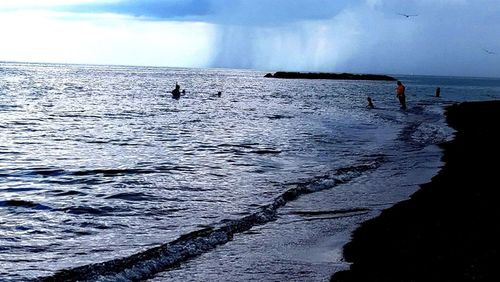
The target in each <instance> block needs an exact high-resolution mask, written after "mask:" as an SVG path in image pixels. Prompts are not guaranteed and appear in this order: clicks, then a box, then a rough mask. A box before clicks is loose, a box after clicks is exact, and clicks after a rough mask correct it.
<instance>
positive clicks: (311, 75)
mask: <svg viewBox="0 0 500 282" xmlns="http://www.w3.org/2000/svg"><path fill="white" fill-rule="evenodd" d="M264 77H266V78H285V79H333V80H380V81H396V79H395V78H394V77H391V76H388V75H381V74H353V73H326V72H316V73H315V72H285V71H279V72H276V73H274V74H272V73H268V74H266V75H265V76H264Z"/></svg>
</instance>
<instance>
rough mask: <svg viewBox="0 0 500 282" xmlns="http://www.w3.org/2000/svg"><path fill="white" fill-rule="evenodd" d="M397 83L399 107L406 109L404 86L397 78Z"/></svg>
mask: <svg viewBox="0 0 500 282" xmlns="http://www.w3.org/2000/svg"><path fill="white" fill-rule="evenodd" d="M397 85H398V86H397V87H396V97H398V99H399V103H400V104H401V109H403V110H406V96H405V90H406V87H405V86H404V85H403V83H401V81H399V80H398V82H397Z"/></svg>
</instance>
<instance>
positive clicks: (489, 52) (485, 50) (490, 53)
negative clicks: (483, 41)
mask: <svg viewBox="0 0 500 282" xmlns="http://www.w3.org/2000/svg"><path fill="white" fill-rule="evenodd" d="M481 49H483V51H484V52H486V54H489V55H496V53H495V52H493V51H490V50H488V49H484V48H481Z"/></svg>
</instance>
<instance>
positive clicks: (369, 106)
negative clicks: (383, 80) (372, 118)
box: [366, 97, 375, 109]
mask: <svg viewBox="0 0 500 282" xmlns="http://www.w3.org/2000/svg"><path fill="white" fill-rule="evenodd" d="M366 100H368V106H366V107H367V108H368V109H374V108H375V106H374V105H373V102H372V98H370V97H368V98H367V99H366Z"/></svg>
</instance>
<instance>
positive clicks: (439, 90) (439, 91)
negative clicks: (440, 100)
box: [436, 87, 441, 97]
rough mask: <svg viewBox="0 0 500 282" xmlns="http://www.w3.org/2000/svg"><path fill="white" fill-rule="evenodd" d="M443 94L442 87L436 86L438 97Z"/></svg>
mask: <svg viewBox="0 0 500 282" xmlns="http://www.w3.org/2000/svg"><path fill="white" fill-rule="evenodd" d="M440 96H441V87H438V88H436V97H440Z"/></svg>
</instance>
